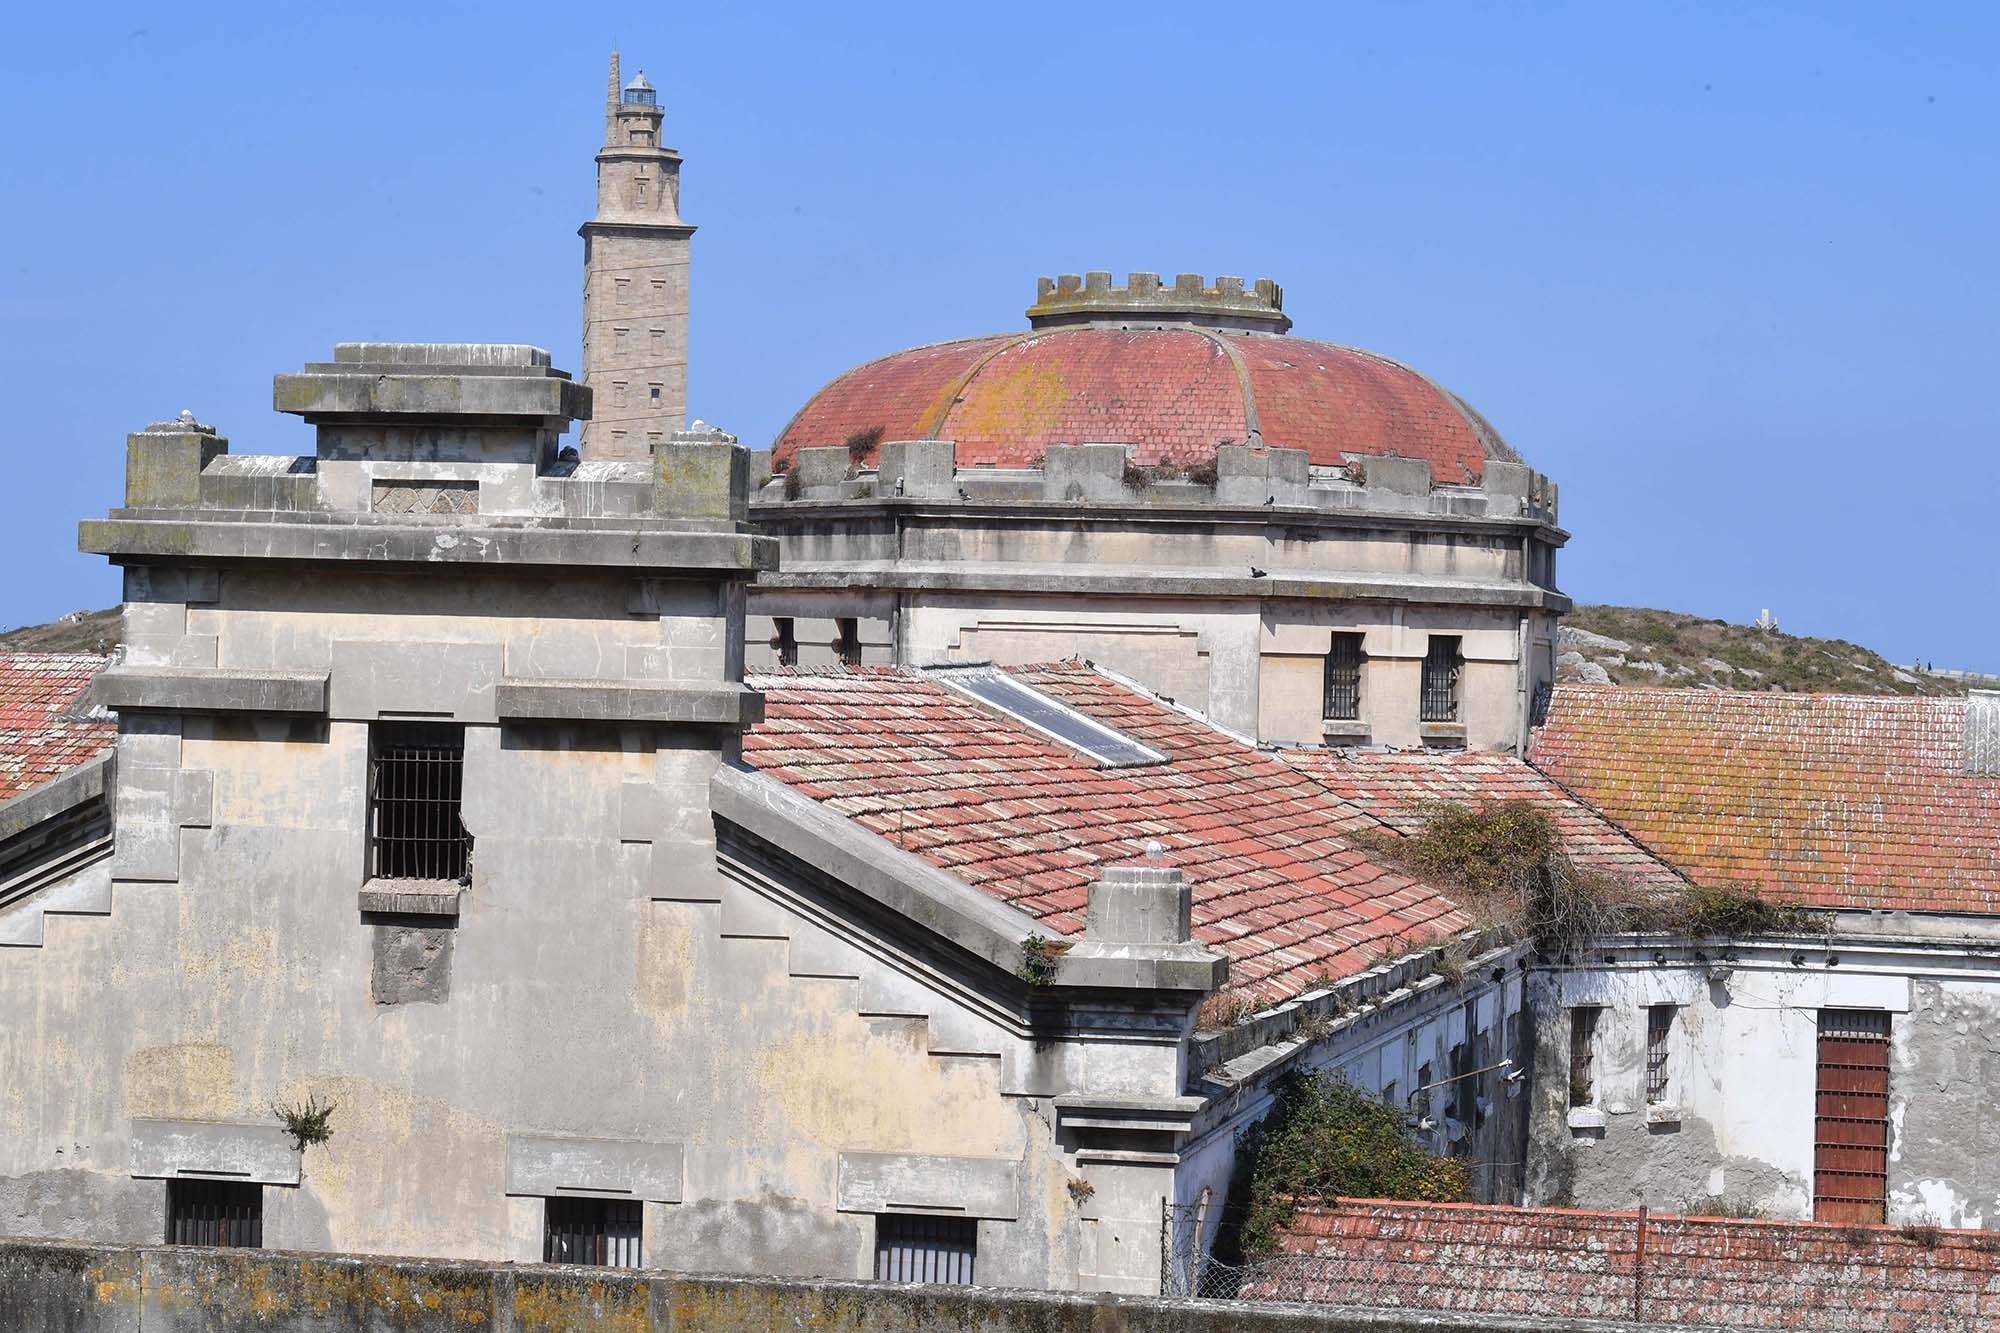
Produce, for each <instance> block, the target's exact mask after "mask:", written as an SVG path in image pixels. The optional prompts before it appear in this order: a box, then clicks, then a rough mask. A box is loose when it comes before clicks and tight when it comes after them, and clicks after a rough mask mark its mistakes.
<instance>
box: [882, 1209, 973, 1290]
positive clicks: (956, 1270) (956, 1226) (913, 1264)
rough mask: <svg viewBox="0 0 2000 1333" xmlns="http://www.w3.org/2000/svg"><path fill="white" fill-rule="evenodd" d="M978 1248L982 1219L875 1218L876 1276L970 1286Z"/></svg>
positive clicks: (890, 1215)
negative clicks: (978, 1220)
mask: <svg viewBox="0 0 2000 1333" xmlns="http://www.w3.org/2000/svg"><path fill="white" fill-rule="evenodd" d="M978 1251H979V1223H978V1222H976V1221H974V1220H973V1219H972V1218H969V1217H926V1216H905V1215H903V1214H899V1213H882V1214H880V1215H879V1216H877V1217H876V1219H875V1280H876V1281H877V1282H935V1283H943V1284H945V1285H949V1286H961V1287H969V1286H971V1285H972V1283H973V1276H972V1271H973V1260H974V1259H975V1258H976V1257H977V1256H978Z"/></svg>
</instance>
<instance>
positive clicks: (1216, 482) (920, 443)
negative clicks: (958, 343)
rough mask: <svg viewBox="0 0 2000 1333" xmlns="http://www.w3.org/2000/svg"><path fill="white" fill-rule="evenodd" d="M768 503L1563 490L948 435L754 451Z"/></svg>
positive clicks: (1422, 470) (1219, 505)
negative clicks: (1008, 447)
mask: <svg viewBox="0 0 2000 1333" xmlns="http://www.w3.org/2000/svg"><path fill="white" fill-rule="evenodd" d="M753 466H760V467H761V469H762V471H760V472H759V473H758V476H757V480H758V482H759V483H760V489H759V491H758V495H757V506H758V507H759V508H772V507H778V506H789V505H793V504H798V505H814V506H818V505H829V504H831V505H849V506H854V505H865V504H871V503H880V502H884V501H891V502H897V501H900V502H919V501H921V502H925V503H930V504H936V503H943V504H947V505H952V504H958V505H965V506H967V507H973V506H992V505H1024V506H1076V505H1099V506H1104V505H1116V506H1129V507H1133V508H1138V509H1158V510H1197V511H1199V510H1209V511H1243V510H1261V511H1266V512H1273V513H1287V514H1296V513H1298V512H1300V511H1310V512H1316V513H1329V514H1331V513H1356V514H1364V513H1365V514H1408V515H1431V516H1437V517H1445V518H1459V519H1487V520H1494V519H1502V520H1514V521H1522V520H1525V521H1528V522H1532V523H1537V524H1546V525H1549V526H1551V527H1552V526H1554V525H1555V523H1556V521H1557V487H1556V484H1555V483H1554V482H1553V481H1550V480H1549V479H1548V478H1547V477H1546V476H1544V475H1542V474H1541V473H1539V472H1537V471H1535V470H1534V469H1533V468H1531V467H1529V466H1527V465H1526V464H1524V463H1516V462H1511V461H1508V460H1506V459H1499V458H1490V459H1488V460H1486V465H1485V467H1484V469H1483V470H1482V473H1481V476H1480V480H1479V482H1478V483H1477V484H1474V485H1440V484H1438V483H1436V482H1435V481H1434V480H1433V478H1432V469H1431V464H1430V463H1429V461H1428V460H1425V459H1421V458H1397V457H1393V456H1388V457H1383V456H1377V455H1362V454H1355V455H1351V456H1350V457H1349V458H1348V460H1347V462H1346V463H1345V464H1344V465H1343V466H1340V467H1323V466H1317V465H1314V464H1312V463H1310V462H1309V461H1308V455H1307V453H1306V451H1305V450H1303V449H1278V448H1255V447H1252V446H1249V445H1235V444H1225V445H1222V446H1220V447H1218V448H1217V450H1216V453H1215V461H1214V463H1213V465H1212V466H1196V467H1192V468H1182V467H1173V466H1151V467H1148V466H1140V465H1136V464H1134V463H1133V462H1132V461H1131V451H1130V449H1129V448H1128V447H1127V446H1125V445H1122V444H1063V445H1052V446H1050V447H1049V449H1048V450H1047V452H1046V454H1045V456H1044V458H1043V461H1042V465H1041V466H1040V467H1030V468H993V467H983V466H982V467H970V468H962V467H959V466H958V465H957V461H956V446H955V445H954V444H953V443H952V441H950V440H895V441H887V442H884V443H883V444H882V445H881V447H880V454H879V463H878V465H877V466H875V467H865V466H861V465H859V464H857V463H856V462H855V461H854V458H853V456H852V455H851V454H850V452H849V451H848V450H847V449H845V448H828V449H801V450H799V451H798V453H797V456H796V462H795V463H794V464H793V465H792V467H791V468H790V469H789V470H788V471H786V472H782V473H779V474H777V475H775V476H772V475H770V474H769V471H768V468H769V455H768V453H760V454H758V455H756V456H755V463H754V464H753Z"/></svg>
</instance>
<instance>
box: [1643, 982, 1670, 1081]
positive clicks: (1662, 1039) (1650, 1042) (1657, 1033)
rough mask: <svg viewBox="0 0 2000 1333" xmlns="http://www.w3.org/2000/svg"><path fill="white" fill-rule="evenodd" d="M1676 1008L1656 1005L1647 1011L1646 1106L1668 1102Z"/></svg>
mask: <svg viewBox="0 0 2000 1333" xmlns="http://www.w3.org/2000/svg"><path fill="white" fill-rule="evenodd" d="M1673 1035H1674V1006H1673V1005H1671V1004H1656V1005H1652V1006H1650V1007H1649V1008H1648V1009H1647V1010H1646V1104H1647V1105H1648V1106H1658V1105H1659V1104H1660V1103H1662V1102H1664V1101H1666V1100H1667V1077H1668V1069H1667V1054H1668V1051H1669V1050H1670V1049H1671V1047H1672V1044H1673Z"/></svg>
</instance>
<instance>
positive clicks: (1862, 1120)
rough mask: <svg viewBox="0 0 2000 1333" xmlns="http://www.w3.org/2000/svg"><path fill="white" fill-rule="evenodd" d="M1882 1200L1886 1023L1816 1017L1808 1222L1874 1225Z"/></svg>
mask: <svg viewBox="0 0 2000 1333" xmlns="http://www.w3.org/2000/svg"><path fill="white" fill-rule="evenodd" d="M1888 1195H1889V1015H1888V1014H1887V1013H1884V1012H1881V1011H1878V1010H1867V1009H1822V1010H1820V1011H1819V1087H1818V1105H1817V1107H1816V1115H1815V1118H1814V1121H1813V1219H1814V1220H1815V1221H1819V1222H1858V1223H1864V1224H1865V1223H1879V1222H1883V1221H1885V1220H1887V1200H1888Z"/></svg>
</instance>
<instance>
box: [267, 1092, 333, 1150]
mask: <svg viewBox="0 0 2000 1333" xmlns="http://www.w3.org/2000/svg"><path fill="white" fill-rule="evenodd" d="M334 1109H335V1104H334V1103H333V1102H322V1101H320V1099H319V1096H318V1094H316V1093H315V1094H309V1095H308V1096H307V1097H306V1099H305V1100H304V1101H302V1102H273V1103H271V1114H272V1115H274V1116H276V1117H278V1121H279V1123H280V1124H282V1125H284V1127H285V1132H286V1133H287V1134H290V1135H291V1136H292V1147H293V1148H294V1149H296V1150H297V1151H299V1152H304V1151H305V1150H306V1148H307V1147H308V1146H309V1145H311V1144H315V1143H325V1142H326V1141H327V1140H328V1139H331V1138H332V1137H333V1112H334Z"/></svg>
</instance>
